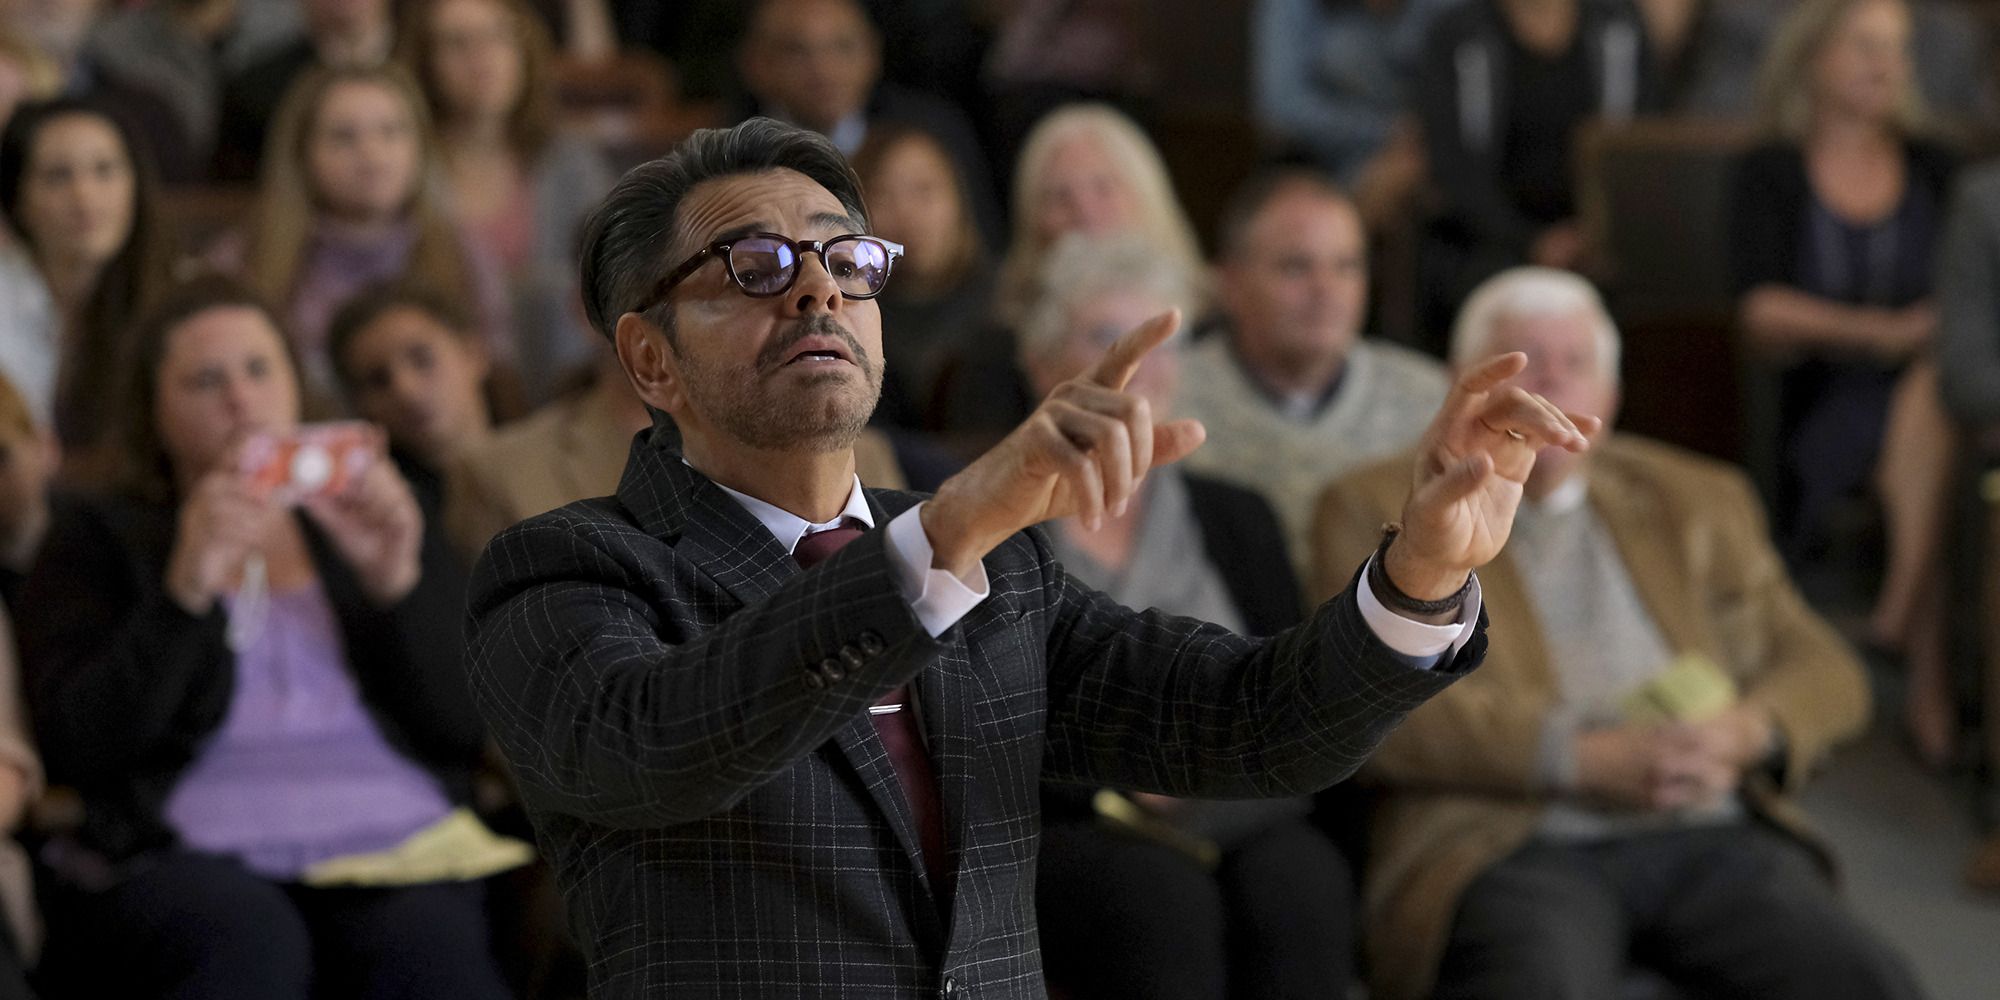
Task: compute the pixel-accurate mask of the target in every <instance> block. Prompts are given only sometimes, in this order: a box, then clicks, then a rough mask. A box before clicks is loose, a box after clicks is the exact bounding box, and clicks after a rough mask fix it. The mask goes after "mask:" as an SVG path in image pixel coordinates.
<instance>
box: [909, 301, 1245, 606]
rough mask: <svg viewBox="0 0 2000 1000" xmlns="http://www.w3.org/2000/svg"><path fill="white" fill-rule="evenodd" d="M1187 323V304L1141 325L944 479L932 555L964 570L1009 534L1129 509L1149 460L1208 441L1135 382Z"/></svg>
mask: <svg viewBox="0 0 2000 1000" xmlns="http://www.w3.org/2000/svg"><path fill="white" fill-rule="evenodd" d="M1179 326H1180V311H1179V310H1173V311H1170V312H1166V313H1163V314H1161V315H1159V316H1155V317H1153V318H1152V319H1150V320H1147V321H1146V322H1144V323H1141V324H1140V325H1139V326H1137V327H1135V328H1133V329H1132V330H1131V331H1130V332H1128V333H1126V334H1125V335H1124V336H1122V337H1120V338H1118V341H1117V342H1116V343H1114V344H1112V345H1111V347H1110V348H1109V349H1108V350H1106V351H1105V353H1104V356H1103V357H1102V358H1100V359H1098V361H1097V363H1096V364H1095V365H1093V366H1091V368H1090V369H1088V370H1087V371H1085V372H1084V373H1083V374H1081V375H1078V376H1077V377H1075V378H1073V379H1070V380H1069V381H1067V382H1064V383H1062V384H1061V385H1059V386H1057V387H1056V388H1055V390H1054V391H1053V392H1051V393H1049V397H1048V399H1046V400H1043V401H1042V404H1041V406H1039V407H1037V408H1036V409H1035V412H1034V413H1032V414H1030V415H1029V417H1028V419H1027V420H1026V421H1025V422H1024V423H1022V424H1021V426H1019V427H1017V428H1015V429H1014V431H1013V433H1011V434H1009V435H1007V437H1006V438H1004V439H1003V440H1001V442H1000V443H999V444H997V445H995V446H993V448H992V450H990V451H988V452H987V453H986V454H984V455H982V456H980V457H979V459H978V460H977V461H975V462H973V463H972V465H970V466H968V467H967V468H966V469H965V470H964V471H962V472H960V473H959V474H958V475H956V476H953V477H952V478H950V479H948V480H946V481H945V483H944V484H943V485H942V486H940V487H938V491H937V495H936V496H935V497H933V498H932V499H931V501H930V502H929V503H926V504H925V505H924V507H923V512H922V514H921V515H920V516H921V517H922V519H923V525H924V532H925V534H926V535H928V536H929V538H930V540H931V548H932V552H933V554H934V558H933V563H934V565H936V566H937V567H939V568H941V569H946V570H949V571H950V572H952V573H953V574H955V575H957V576H960V577H965V576H967V575H968V574H969V573H970V572H971V570H972V568H973V566H974V565H975V564H977V563H978V561H979V560H980V558H981V557H983V556H985V555H986V553H988V552H991V551H992V550H993V548H994V547H995V546H997V545H999V544H1000V543H1001V542H1002V541H1004V540H1006V539H1007V537H1008V536H1010V535H1013V534H1014V533H1015V532H1017V531H1020V530H1022V529H1023V528H1027V527H1030V526H1032V525H1036V524H1040V523H1042V522H1043V521H1049V520H1054V519H1056V518H1062V517H1077V518H1080V519H1081V520H1083V521H1084V522H1086V523H1089V524H1093V525H1095V524H1096V523H1098V522H1100V521H1101V520H1102V519H1103V517H1104V516H1105V515H1107V514H1109V515H1116V514H1118V513H1120V512H1122V511H1123V510H1124V508H1125V505H1126V504H1127V503H1128V502H1129V501H1130V500H1131V498H1132V496H1133V494H1135V493H1136V492H1137V491H1138V489H1139V486H1140V484H1141V483H1142V482H1143V481H1144V480H1145V478H1146V473H1147V471H1148V470H1149V469H1151V468H1153V467H1154V466H1158V465H1166V464H1168V463H1171V462H1176V461H1179V460H1180V459H1182V458H1184V457H1186V456H1187V455H1188V454H1189V453H1190V452H1193V451H1194V450H1195V449H1196V448H1198V447H1200V446H1201V442H1202V440H1203V439H1204V438H1205V437H1206V431H1204V430H1203V429H1202V426H1201V424H1200V423H1199V422H1197V421H1193V420H1173V421H1167V422H1164V423H1156V422H1155V421H1154V419H1153V413H1152V409H1151V407H1150V406H1149V405H1148V404H1147V402H1146V400H1145V399H1144V398H1142V397H1140V396H1138V395H1136V394H1134V393H1131V392H1127V391H1126V384H1127V383H1128V382H1130V381H1131V379H1132V374H1133V373H1134V372H1136V371H1137V370H1138V368H1139V363H1140V362H1141V361H1142V360H1144V359H1145V357H1146V354H1147V353H1148V352H1149V351H1152V350H1153V349H1155V348H1157V347H1159V346H1160V345H1161V344H1163V343H1165V342H1166V341H1167V339H1168V338H1169V337H1171V336H1172V335H1173V333H1174V330H1175V329H1177V328H1178V327H1179Z"/></svg>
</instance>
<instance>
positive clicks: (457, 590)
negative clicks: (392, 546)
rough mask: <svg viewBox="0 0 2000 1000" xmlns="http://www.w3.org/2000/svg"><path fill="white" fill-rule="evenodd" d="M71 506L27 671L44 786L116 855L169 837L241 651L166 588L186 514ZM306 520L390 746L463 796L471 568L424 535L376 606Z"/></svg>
mask: <svg viewBox="0 0 2000 1000" xmlns="http://www.w3.org/2000/svg"><path fill="white" fill-rule="evenodd" d="M62 513H63V516H62V517H60V518H59V519H58V520H57V521H56V523H54V524H52V525H51V526H50V531H49V538H48V541H47V542H46V543H44V545H43V548H42V553H41V556H40V557H39V559H38V560H37V562H36V568H35V570H34V571H33V572H32V573H31V574H30V575H29V578H28V580H27V582H26V583H25V584H24V586H23V588H22V594H21V606H20V607H19V608H18V609H17V610H18V614H17V615H16V621H17V631H18V634H19V640H20V646H21V668H22V676H23V678H24V682H25V684H26V687H27V694H28V705H29V712H30V715H31V717H32V719H33V722H34V726H35V732H36V736H37V738H38V740H39V741H40V745H41V750H42V755H43V759H44V760H45V762H46V763H47V766H48V774H49V782H50V783H51V784H59V785H68V786H70V787H73V788H75V789H76V791H77V792H78V794H79V795H80V796H81V797H82V799H83V802H84V807H85V817H84V822H83V827H82V830H81V831H80V839H81V840H82V841H83V843H84V845H85V846H86V847H89V848H91V849H94V850H95V851H97V852H99V853H101V854H103V855H104V856H105V857H106V858H108V859H110V860H112V861H118V860H122V859H125V858H128V857H131V856H133V855H136V854H138V853H141V852H143V851H147V850H149V849H154V848H165V847H171V846H172V845H173V844H174V835H173V831H172V830H171V829H170V828H169V827H168V826H167V825H166V823H165V822H164V821H163V819H162V818H161V810H162V809H163V808H164V807H165V803H166V800H167V797H168V796H169V794H171V793H172V791H173V788H174V785H175V784H176V782H178V781H179V779H180V776H181V774H182V772H183V771H185V770H186V769H187V767H188V765H189V764H190V763H192V762H193V761H194V759H195V757H196V756H197V755H198V754H199V753H200V752H201V751H202V749H203V747H204V746H205V745H206V743H207V742H208V740H209V738H210V736H211V735H213V734H214V732H215V731H216V729H217V728H218V727H219V726H220V725H221V724H222V720H223V716H224V713H225V712H226V711H227V710H228V708H229V703H230V697H231V693H232V691H233V687H234V683H235V676H236V675H235V666H236V661H235V657H234V654H232V653H231V652H230V651H229V648H228V646H227V645H226V644H225V635H224V633H225V628H226V624H225V617H226V616H225V613H224V612H223V610H222V609H221V608H220V607H219V606H218V607H217V608H216V609H215V610H213V611H211V612H210V613H209V614H207V615H204V616H202V617H199V618H197V617H194V616H191V615H189V614H188V613H187V612H186V611H183V610H182V609H181V607H180V606H179V605H178V604H175V603H174V602H173V599H172V598H170V597H168V596H167V593H166V589H165V586H164V584H163V582H162V580H163V578H164V576H165V572H166V565H167V559H168V556H169V553H170V552H171V550H172V547H173V542H174V537H175V532H176V530H177V522H178V516H177V515H178V512H177V510H176V509H175V508H173V507H171V506H168V505H165V504H157V503H139V502H135V501H127V500H115V501H114V500H95V501H90V502H85V503H79V504H77V505H75V506H73V507H70V508H69V509H67V510H65V511H63V512H62ZM301 523H302V524H304V525H305V532H306V539H307V542H308V545H309V547H310V549H311V553H312V559H313V563H314V566H315V568H316V569H317V571H318V574H319V579H320V584H321V586H322V587H324V589H325V591H326V595H327V599H328V600H329V601H330V602H331V603H332V604H333V608H334V612H335V614H336V616H337V617H338V619H339V622H340V630H341V636H342V638H343V640H344V642H345V646H346V654H347V655H346V659H347V665H348V669H349V670H351V671H352V672H353V674H354V678H355V681H356V684H357V687H358V688H359V689H360V692H361V697H362V699H363V701H364V702H365V703H366V704H367V705H368V707H369V709H370V711H371V713H372V714H373V715H374V717H375V721H376V723H377V725H379V726H380V727H381V729H382V733H383V735H384V736H385V737H387V739H388V740H389V743H390V745H391V746H393V747H395V748H396V749H397V750H398V751H400V752H402V753H403V754H404V755H405V756H406V757H408V758H409V759H410V760H412V761H414V762H415V763H417V764H419V765H422V766H423V767H424V768H425V769H426V770H428V771H430V772H431V773H432V774H434V775H436V776H437V778H438V780H439V781H440V782H441V783H442V784H443V785H444V787H445V790H446V792H447V793H448V794H449V795H451V796H452V797H453V798H454V799H455V800H459V801H463V800H464V799H465V797H466V795H467V793H468V791H469V787H470V775H471V772H472V769H473V767H474V766H475V765H476V764H477V763H478V761H479V755H480V753H481V751H482V750H483V748H484V746H485V733H484V730H483V729H482V728H481V726H480V723H479V717H478V715H477V714H476V713H475V712H474V711H473V708H472V703H471V699H470V698H469V696H468V695H467V692H466V684H465V674H464V670H463V668H462V667H461V665H460V648H461V647H460V637H459V624H460V622H461V620H462V619H461V617H460V615H461V611H460V609H461V608H462V607H463V600H464V588H463V580H464V577H463V575H462V574H461V573H459V572H456V571H455V568H454V566H453V562H452V559H453V557H452V555H451V551H450V549H449V547H448V546H447V545H446V544H445V542H444V539H443V537H442V535H441V534H439V533H435V532H428V533H426V536H425V539H424V548H423V557H422V558H423V579H422V580H421V582H419V583H418V584H417V587H416V589H414V590H412V591H411V592H410V594H409V595H408V596H407V597H405V598H404V599H403V600H402V602H401V603H399V604H397V605H395V606H394V607H390V608H386V609H380V608H376V607H374V606H373V605H372V604H370V603H369V601H368V600H367V599H366V598H365V597H363V596H362V592H361V587H360V584H359V582H358V581H356V579H355V577H354V574H353V573H352V572H351V571H349V570H348V568H347V567H346V565H345V564H344V563H342V562H341V560H340V558H339V556H338V555H336V554H335V552H334V550H333V549H332V547H331V543H330V541H329V540H328V539H327V538H325V537H324V536H323V535H321V534H320V533H319V532H318V530H317V529H315V528H314V527H313V526H312V524H311V522H310V521H306V520H302V521H301Z"/></svg>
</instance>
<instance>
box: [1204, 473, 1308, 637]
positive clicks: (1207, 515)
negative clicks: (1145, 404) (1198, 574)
mask: <svg viewBox="0 0 2000 1000" xmlns="http://www.w3.org/2000/svg"><path fill="white" fill-rule="evenodd" d="M1181 479H1182V481H1183V482H1185V483H1187V490H1188V506H1189V507H1191V508H1193V510H1194V519H1195V521H1197V522H1198V523H1199V524H1200V525H1201V546H1202V549H1203V550H1204V552H1205V553H1206V554H1207V556H1208V562H1209V565H1211V566H1214V567H1215V571H1216V572H1217V573H1219V574H1221V576H1222V585H1223V586H1224V587H1226V588H1228V590H1229V597H1230V599H1231V600H1233V601H1235V602H1236V610H1237V612H1238V613H1239V614H1241V615H1242V616H1243V628H1244V630H1245V631H1246V632H1248V633H1249V634H1250V635H1257V636H1264V635H1277V634H1278V633H1280V632H1283V631H1284V630H1286V629H1288V628H1291V627H1292V626H1294V625H1297V624H1298V623H1299V621H1300V619H1301V618H1302V617H1303V609H1302V608H1300V606H1299V595H1300V594H1302V593H1304V592H1305V590H1304V588H1302V587H1300V586H1299V578H1298V576H1297V574H1295V573H1293V572H1292V560H1291V558H1290V557H1289V556H1287V555H1286V554H1285V532H1284V529H1282V528H1280V527H1278V515H1277V512H1275V511H1273V510H1272V509H1271V504H1270V502H1269V501H1266V500H1265V499H1264V498H1263V497H1262V496H1261V495H1259V494H1256V493H1253V492H1251V491H1249V490H1246V489H1244V488H1242V487H1240V486H1235V485H1232V484H1230V483H1226V482H1223V481H1222V480H1220V479H1211V478H1209V477H1207V476H1202V475H1197V474H1194V473H1185V474H1183V475H1182V476H1181Z"/></svg>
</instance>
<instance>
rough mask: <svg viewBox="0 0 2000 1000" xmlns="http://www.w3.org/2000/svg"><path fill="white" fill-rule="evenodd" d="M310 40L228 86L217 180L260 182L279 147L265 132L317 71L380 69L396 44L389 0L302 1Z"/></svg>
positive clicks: (243, 73)
mask: <svg viewBox="0 0 2000 1000" xmlns="http://www.w3.org/2000/svg"><path fill="white" fill-rule="evenodd" d="M301 5H302V6H303V8H304V10H305V23H306V35H305V37H304V38H300V39H298V40H296V41H294V42H292V43H291V44H290V45H287V46H285V47H284V48H282V49H279V50H277V51H275V52H272V53H271V54H269V55H267V56H265V57H264V58H262V59H260V60H258V61H257V62H255V63H253V64H252V65H250V66H247V67H245V68H244V69H242V70H240V71H238V72H237V73H235V74H234V75H232V76H231V77H230V78H229V79H228V80H226V81H224V86H223V95H222V122H221V134H220V136H219V139H218V145H217V148H216V157H215V167H214V174H215V176H216V177H217V178H219V179H222V180H231V181H247V180H250V179H252V178H255V177H257V176H258V175H259V174H261V173H262V172H263V171H264V170H266V169H268V167H267V166H265V165H263V164H261V163H260V162H259V161H260V158H262V157H265V156H267V155H268V152H269V150H270V149H272V148H273V147H272V146H271V145H270V144H269V143H268V142H266V141H265V132H266V130H267V129H269V128H272V127H274V126H275V124H276V123H277V122H278V121H279V120H280V119H281V118H282V117H283V113H284V112H283V102H284V101H285V100H286V99H287V98H289V97H290V95H291V93H292V91H293V88H294V87H295V86H296V85H297V84H298V82H299V81H300V80H301V79H303V78H304V77H305V76H306V75H307V74H308V73H310V72H311V71H312V70H314V69H347V68H368V67H374V66H380V65H382V64H383V63H385V62H387V61H388V60H389V56H390V53H391V50H392V49H393V48H394V42H395V25H394V23H393V22H392V21H391V19H390V13H389V0H301Z"/></svg>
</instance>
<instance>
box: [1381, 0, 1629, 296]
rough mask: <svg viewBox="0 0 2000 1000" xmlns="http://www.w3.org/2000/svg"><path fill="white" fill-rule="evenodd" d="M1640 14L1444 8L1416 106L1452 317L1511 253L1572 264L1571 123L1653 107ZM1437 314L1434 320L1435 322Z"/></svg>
mask: <svg viewBox="0 0 2000 1000" xmlns="http://www.w3.org/2000/svg"><path fill="white" fill-rule="evenodd" d="M1660 99H1661V95H1660V85H1659V74H1658V72H1657V70H1656V69H1655V67H1654V65H1653V56H1652V53H1651V47H1650V43H1649V42H1648V40H1647V38H1646V30H1645V23H1644V21H1642V20H1641V19H1640V17H1639V15H1638V13H1637V11H1635V10H1634V9H1633V8H1632V6H1631V5H1630V4H1625V3H1605V2H1600V0H1477V2H1474V3H1469V4H1466V5H1465V6H1463V7H1460V8H1458V9H1456V10H1453V11H1450V12H1448V13H1446V14H1445V15H1443V16H1442V17H1440V18H1439V19H1438V21H1437V24H1436V26H1435V27H1434V28H1433V29H1432V31H1431V36H1430V41H1429V42H1428V43H1427V45H1426V46H1425V53H1424V71H1423V77H1422V81H1421V83H1420V85H1419V86H1418V88H1417V107H1418V112H1419V115H1420V117H1421V119H1422V122H1423V132H1424V140H1425V142H1426V144H1427V145H1428V147H1429V152H1430V166H1431V176H1432V177H1433V179H1434V180H1435V181H1436V182H1437V185H1438V187H1439V189H1440V190H1441V191H1442V193H1443V195H1444V213H1443V217H1442V219H1440V221H1439V223H1438V225H1437V227H1436V228H1435V232H1434V238H1433V239H1432V240H1430V241H1428V242H1427V246H1426V252H1427V253H1428V254H1429V255H1430V259H1429V262H1428V264H1427V267H1428V268H1429V270H1430V273H1431V279H1430V280H1431V283H1432V284H1433V286H1434V288H1433V291H1432V292H1431V293H1429V294H1430V295H1432V296H1433V297H1434V298H1435V297H1436V296H1442V297H1443V298H1442V299H1441V300H1438V301H1432V302H1429V303H1427V304H1426V310H1425V315H1427V316H1430V315H1435V316H1437V317H1448V316H1449V315H1450V314H1451V312H1452V311H1453V310H1455V308H1456V306H1457V302H1458V301H1459V297H1460V296H1462V295H1464V294H1465V292H1466V291H1467V290H1469V289H1470V288H1471V287H1472V286H1473V285H1475V284H1477V283H1478V282H1479V281H1480V280H1481V279H1483V278H1485V277H1486V276H1488V275H1490V274H1493V273H1494V272H1496V271H1499V270H1501V269H1502V268H1505V267H1509V266H1512V265H1515V264H1521V263H1535V264H1541V265H1544V266H1548V267H1565V268H1567V267H1575V266H1577V265H1578V264H1580V263H1581V262H1582V261H1583V259H1584V252H1585V245H1584V232H1583V228H1582V226H1581V225H1580V224H1579V223H1578V221H1577V218H1576V212H1577V208H1576V194H1575V192H1576V184H1575V171H1574V166H1573V164H1574V161H1575V157H1574V153H1573V151H1574V150H1575V148H1576V145H1575V137H1576V132H1577V128H1578V126H1580V125H1582V124H1584V123H1585V122H1588V121H1590V120H1593V119H1601V120H1611V121H1617V120H1621V119H1626V118H1630V117H1632V116H1633V115H1634V114H1635V113H1638V112H1642V111H1648V110H1651V109H1653V108H1656V107H1658V106H1659V103H1660ZM1443 325H1444V323H1443V322H1439V323H1438V324H1437V326H1438V328H1440V329H1442V327H1443Z"/></svg>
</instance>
